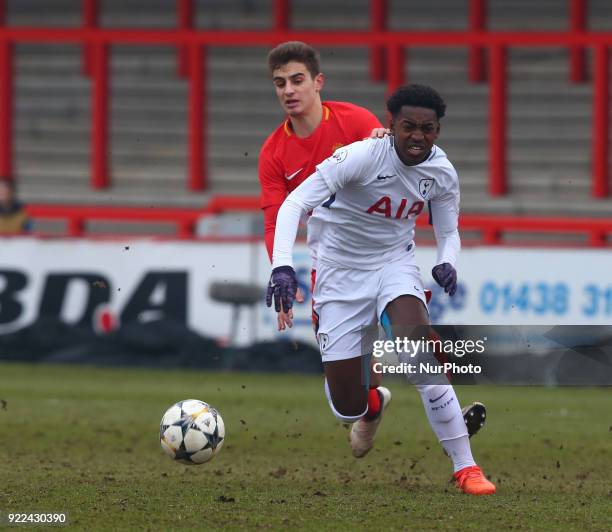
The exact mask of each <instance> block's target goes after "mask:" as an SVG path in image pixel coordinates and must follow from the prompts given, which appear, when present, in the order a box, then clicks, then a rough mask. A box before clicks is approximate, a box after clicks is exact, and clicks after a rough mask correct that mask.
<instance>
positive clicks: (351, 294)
mask: <svg viewBox="0 0 612 532" xmlns="http://www.w3.org/2000/svg"><path fill="white" fill-rule="evenodd" d="M387 108H388V110H389V112H390V114H391V128H390V129H391V135H390V136H389V137H385V138H382V139H368V140H364V141H361V142H356V143H353V144H351V145H349V146H346V147H344V148H340V149H338V150H337V151H336V152H335V153H334V154H333V156H332V157H330V158H328V159H326V160H325V161H323V162H322V163H321V164H319V165H318V166H317V169H316V172H315V173H314V174H313V175H312V176H310V177H309V178H308V179H307V180H305V181H304V183H302V184H301V185H300V186H299V187H298V188H297V189H295V190H294V191H293V192H292V193H291V194H290V195H289V196H288V197H287V199H286V200H285V202H284V203H283V205H282V207H281V209H280V211H279V213H278V218H277V224H276V233H275V238H274V252H273V263H272V267H273V270H272V276H271V279H270V284H269V287H268V293H267V298H266V302H267V304H268V306H270V305H271V303H272V299H273V298H274V303H275V308H276V310H277V311H278V310H280V308H281V303H282V307H283V308H284V309H285V310H287V309H291V307H292V304H293V300H294V299H295V292H296V288H297V281H296V278H295V271H294V269H293V261H292V250H293V245H294V242H295V238H296V234H297V228H298V224H299V220H300V216H301V215H302V214H303V213H304V212H308V211H311V210H313V217H317V218H319V219H320V220H321V221H322V222H323V223H321V224H320V225H321V227H322V230H321V234H320V238H319V247H318V268H317V279H316V284H315V290H314V295H313V298H314V301H315V305H314V310H315V312H316V313H317V314H318V316H319V325H318V331H317V339H318V341H319V347H320V351H321V356H322V360H323V366H324V371H325V377H326V379H325V392H326V395H327V398H328V401H329V405H330V407H331V410H332V412H333V413H334V415H335V416H336V417H337V418H338V419H340V420H341V421H343V422H345V423H353V427H352V430H351V438H358V437H359V435H360V432H361V430H362V429H363V427H360V424H362V423H364V421H363V417H364V415H365V414H366V413H367V387H364V385H363V382H362V357H364V356H366V355H368V353H369V352H370V351H369V350H370V349H371V345H368V342H367V341H364V337H363V331H364V328H366V327H372V326H375V325H376V323H377V322H378V320H379V319H380V321H381V322H385V321H388V322H389V323H390V325H391V326H393V327H400V326H419V325H421V326H426V325H428V324H429V315H428V312H427V307H426V300H425V296H424V287H423V281H422V279H421V276H420V272H419V268H418V267H417V266H416V264H415V262H414V253H415V244H414V240H413V238H414V231H415V220H416V217H417V216H418V215H419V214H420V213H421V212H422V211H423V209H424V207H425V203H428V204H429V212H430V216H431V218H432V222H433V227H434V233H435V236H436V242H437V265H436V266H435V267H434V268H433V270H432V275H433V277H434V279H435V281H436V282H437V283H438V284H439V285H440V286H442V287H443V288H444V290H445V292H446V293H448V294H449V295H450V296H452V295H454V293H455V290H456V287H457V273H456V270H455V268H454V264H455V262H456V259H457V255H458V253H459V250H460V247H461V245H460V239H459V233H458V230H457V226H458V216H459V183H458V178H457V173H456V171H455V169H454V168H453V166H452V164H451V163H450V161H449V160H448V159H447V158H446V154H445V153H444V152H443V151H442V149H441V148H440V147H438V146H436V145H435V144H434V142H435V140H436V139H437V137H438V134H439V132H440V119H441V118H442V117H443V116H444V113H445V109H446V105H445V103H444V101H443V100H442V98H441V97H440V95H439V94H438V93H437V91H435V90H434V89H432V88H431V87H428V86H424V85H416V84H412V85H408V86H406V87H401V88H400V89H398V90H397V91H396V92H395V93H394V94H393V95H391V97H390V98H389V100H388V102H387ZM409 380H410V377H409ZM413 383H414V384H415V386H416V388H417V389H418V391H419V393H420V394H421V398H422V401H423V405H424V407H425V411H426V414H427V418H428V420H429V422H430V425H431V427H432V429H433V430H434V432H435V433H436V436H437V437H438V439H439V441H440V443H441V444H442V446H443V447H444V450H445V451H446V453H447V454H448V456H449V457H450V458H451V460H452V461H453V469H454V476H455V479H456V482H457V485H458V487H459V488H460V489H462V490H463V491H464V492H466V493H470V494H474V495H486V494H492V493H495V486H494V485H493V484H492V483H491V482H490V481H488V480H487V479H486V477H485V476H484V474H483V473H482V470H481V469H480V468H479V467H478V466H477V465H476V463H475V462H474V459H473V457H472V453H471V448H470V442H469V438H468V433H467V429H466V425H465V422H464V420H463V416H462V413H461V408H460V406H459V401H458V399H457V397H456V395H455V392H454V390H453V388H452V386H451V385H450V384H449V382H448V380H447V379H446V377H444V376H441V377H440V376H439V377H438V378H437V379H435V378H434V379H432V380H426V381H413Z"/></svg>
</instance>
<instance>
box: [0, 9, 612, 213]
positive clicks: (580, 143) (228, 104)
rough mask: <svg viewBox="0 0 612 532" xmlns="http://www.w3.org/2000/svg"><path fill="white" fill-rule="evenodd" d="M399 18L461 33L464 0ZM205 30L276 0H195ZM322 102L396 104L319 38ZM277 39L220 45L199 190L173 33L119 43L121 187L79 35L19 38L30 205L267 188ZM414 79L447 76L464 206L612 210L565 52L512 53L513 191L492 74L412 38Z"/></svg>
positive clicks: (245, 20) (493, 20) (114, 123)
mask: <svg viewBox="0 0 612 532" xmlns="http://www.w3.org/2000/svg"><path fill="white" fill-rule="evenodd" d="M388 3H389V15H388V26H389V29H392V30H400V29H404V30H422V29H428V30H450V31H456V30H464V29H465V28H466V27H467V23H468V22H467V16H468V10H467V2H456V1H453V0H436V1H430V2H426V3H422V2H413V1H406V2H399V1H397V0H396V1H390V2H388ZM80 4H81V3H80V2H77V1H76V0H73V1H69V0H62V1H54V2H53V3H50V2H44V1H40V0H38V1H35V0H20V1H19V2H11V1H8V2H7V14H6V25H7V26H38V27H60V26H63V27H70V26H73V27H78V26H80V24H81V12H80V7H81V6H80ZM99 4H100V20H99V22H100V26H102V27H107V28H115V27H140V28H172V27H176V4H175V3H174V2H169V1H162V0H152V1H148V2H138V1H135V0H131V1H121V0H104V1H101V2H99ZM195 4H196V13H197V16H196V27H197V28H202V29H205V28H207V29H238V28H240V29H266V28H270V27H271V20H272V16H271V12H272V2H271V0H226V1H212V0H208V1H198V2H195ZM290 4H291V9H292V17H291V19H292V27H293V29H296V30H300V29H303V30H307V29H353V30H355V29H367V28H368V27H369V19H368V1H367V0H358V1H354V0H351V1H349V0H335V1H333V2H324V1H322V0H315V1H306V0H299V1H298V0H294V1H292V2H290ZM588 4H589V9H588V18H587V28H589V29H592V30H598V31H602V30H606V31H607V30H612V4H610V2H608V1H606V0H591V1H590V2H588ZM488 15H489V17H488V27H489V29H491V30H511V29H512V30H530V31H536V30H544V31H546V30H564V29H566V28H567V27H568V6H567V2H558V1H557V0H541V1H539V2H537V3H535V4H534V3H533V2H529V1H524V0H513V1H511V2H508V1H502V0H491V1H489V2H488ZM320 49H321V51H322V59H323V67H324V71H325V72H326V73H327V85H326V87H325V92H324V96H325V98H326V99H329V100H334V99H341V100H349V101H352V102H355V103H357V104H360V105H364V106H367V107H368V108H370V109H372V110H373V111H374V112H375V113H376V114H377V115H378V116H379V117H380V118H381V119H384V118H385V115H384V96H385V85H384V83H376V82H372V81H371V80H370V79H369V76H368V50H367V48H365V47H363V48H354V47H342V48H340V47H335V48H331V47H320ZM266 51H267V48H266V47H257V46H244V47H211V48H210V50H209V68H208V73H207V76H206V78H207V81H208V96H209V100H208V109H207V117H208V164H209V176H210V188H209V189H208V190H206V191H204V192H197V193H196V192H193V191H189V190H188V189H187V187H186V174H187V158H186V153H187V128H186V120H187V93H188V87H187V84H186V82H185V80H183V79H181V78H180V77H179V76H177V73H176V71H177V69H176V52H175V50H174V49H173V48H172V47H163V46H124V45H117V46H113V49H112V58H111V79H112V88H111V90H112V99H111V103H110V109H111V154H112V155H111V157H110V166H111V169H112V170H111V174H112V183H113V186H112V188H110V189H107V190H101V191H94V190H92V189H91V187H90V181H89V172H90V166H89V165H90V163H89V152H90V146H89V131H90V89H89V87H90V80H89V79H88V78H87V77H84V76H82V74H81V52H80V47H79V46H76V45H65V44H53V45H47V44H19V45H18V46H17V53H16V58H15V65H16V85H15V98H16V116H15V126H16V129H15V132H16V135H15V149H16V151H15V174H16V177H17V179H18V181H19V185H20V193H21V196H22V197H23V198H24V199H25V200H26V201H27V202H28V203H41V202H43V203H49V202H51V203H54V202H61V203H77V204H117V203H122V204H125V205H141V206H152V205H154V206H165V207H177V206H183V207H192V208H197V207H201V206H202V205H203V204H204V203H205V202H206V201H208V199H209V198H210V197H212V196H213V195H216V194H228V193H231V194H243V195H244V194H247V195H248V194H253V195H254V194H256V193H257V191H258V182H257V154H258V151H259V148H260V146H261V143H262V142H263V140H264V138H265V136H266V134H267V133H268V132H269V131H271V130H272V129H273V127H275V125H276V124H277V123H278V122H279V120H280V119H281V116H280V115H279V111H278V106H277V105H276V102H275V100H274V94H273V91H272V90H271V86H270V81H269V79H268V76H267V72H266V69H265V56H266ZM406 57H407V59H406V71H407V79H408V80H410V81H418V82H424V83H429V84H432V85H434V86H436V87H437V88H438V89H439V90H440V92H441V93H442V94H443V95H444V96H445V97H446V99H447V101H448V105H449V111H448V117H447V118H446V119H445V120H444V122H443V132H442V136H441V139H440V144H441V145H442V146H443V147H444V149H445V150H446V151H447V153H448V154H449V156H450V158H451V160H452V161H453V162H454V163H455V164H456V166H457V168H458V171H459V174H460V176H461V180H462V205H463V210H464V212H467V213H496V214H499V213H508V214H549V215H558V216H567V215H582V216H585V215H588V216H595V217H597V216H608V215H609V213H610V212H612V211H611V208H612V201H611V200H610V199H604V200H593V199H591V197H590V192H591V179H590V176H591V167H590V163H591V140H590V139H591V114H592V99H591V91H592V84H591V83H590V82H587V83H579V84H576V83H571V82H570V81H569V78H568V61H567V57H568V52H567V50H565V49H561V48H554V49H548V48H546V49H544V48H539V49H528V48H521V49H519V48H515V49H512V50H511V51H510V54H509V58H510V62H509V75H510V83H509V87H508V96H509V127H508V139H509V151H508V169H509V192H510V193H509V194H508V195H507V196H505V197H501V198H494V199H493V198H491V197H490V196H489V194H488V191H487V171H488V169H487V156H488V154H487V131H488V130H487V124H488V107H487V105H488V104H487V95H488V90H489V89H488V85H487V84H486V83H481V84H478V83H471V82H470V81H469V80H468V78H467V67H466V65H467V50H466V49H465V48H461V47H454V48H427V47H419V48H416V47H415V48H410V49H409V51H408V53H407V54H406Z"/></svg>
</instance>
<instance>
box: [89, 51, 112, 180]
mask: <svg viewBox="0 0 612 532" xmlns="http://www.w3.org/2000/svg"><path fill="white" fill-rule="evenodd" d="M91 46H92V53H93V56H92V74H93V79H92V82H91V109H92V113H91V119H92V123H91V132H92V134H91V153H92V157H91V186H92V187H93V188H94V189H103V188H107V187H108V186H109V185H110V176H109V172H108V168H109V165H108V153H109V142H108V140H109V139H108V132H109V127H108V123H109V119H110V117H109V113H108V87H109V83H108V45H107V44H106V43H104V42H97V43H95V44H92V45H91Z"/></svg>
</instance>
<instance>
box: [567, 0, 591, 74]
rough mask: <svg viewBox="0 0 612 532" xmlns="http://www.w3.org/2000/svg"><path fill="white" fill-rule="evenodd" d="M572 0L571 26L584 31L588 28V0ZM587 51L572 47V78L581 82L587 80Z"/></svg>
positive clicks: (575, 30) (574, 30) (575, 29)
mask: <svg viewBox="0 0 612 532" xmlns="http://www.w3.org/2000/svg"><path fill="white" fill-rule="evenodd" d="M569 2H570V16H569V19H570V28H571V31H573V32H584V31H585V30H586V19H587V0H569ZM586 78H587V74H586V53H585V50H584V48H583V47H581V46H572V47H571V48H570V80H571V81H573V82H575V83H579V82H582V81H585V80H586Z"/></svg>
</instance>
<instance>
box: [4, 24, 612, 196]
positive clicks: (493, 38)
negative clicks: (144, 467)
mask: <svg viewBox="0 0 612 532" xmlns="http://www.w3.org/2000/svg"><path fill="white" fill-rule="evenodd" d="M286 40H302V41H306V42H310V43H312V44H313V45H314V46H319V45H327V46H368V47H369V48H372V47H376V46H384V47H386V48H387V50H389V58H388V61H389V63H390V64H394V65H402V64H403V60H402V58H401V56H402V53H403V52H402V50H405V48H406V46H407V45H410V46H436V47H456V46H465V47H474V46H480V47H487V48H489V49H492V52H491V54H490V55H491V59H490V68H491V69H495V72H493V71H492V72H491V78H492V79H491V91H490V93H491V95H490V99H491V104H490V108H491V116H490V121H491V126H490V132H491V138H490V141H489V142H490V144H489V166H490V169H491V170H492V173H491V175H490V180H491V185H490V186H491V190H492V192H493V193H494V194H503V193H504V191H505V190H506V184H505V181H506V175H505V154H506V146H505V142H502V139H505V130H506V116H505V92H504V91H505V84H506V74H505V49H506V48H507V47H518V46H523V47H558V46H563V47H568V48H569V47H576V46H579V47H592V48H594V49H596V50H598V52H597V54H596V55H598V57H599V59H598V60H596V61H595V69H596V71H595V73H594V77H595V79H596V80H598V81H596V83H595V85H596V88H595V91H594V94H595V97H594V106H595V107H597V109H598V110H600V111H601V110H605V112H598V113H597V114H596V117H595V118H596V120H595V122H594V124H595V125H594V127H596V129H597V131H599V132H600V135H599V136H594V138H593V139H592V142H593V151H594V153H596V161H595V163H596V164H595V165H594V173H593V191H594V192H593V194H594V195H595V196H596V197H601V196H603V195H606V194H607V188H608V187H607V179H608V177H607V176H608V167H607V160H608V159H609V153H608V147H607V146H603V145H599V144H601V143H600V139H602V138H606V137H607V136H608V133H607V131H605V132H604V129H605V127H606V124H608V116H609V109H605V108H606V106H607V103H606V96H605V94H607V92H606V91H607V86H608V84H609V83H608V81H607V77H606V76H607V67H606V66H605V61H604V60H603V59H602V58H603V54H605V53H607V48H608V47H609V46H610V45H611V44H612V32H588V33H587V32H427V31H425V32H395V31H386V32H363V31H298V32H288V31H191V30H190V31H185V30H159V29H158V30H136V29H101V28H100V29H98V28H96V29H87V28H86V29H83V28H80V29H79V28H77V29H67V28H46V29H41V28H13V27H10V28H9V27H0V77H1V80H2V83H1V84H0V105H2V111H4V112H3V113H2V116H0V169H3V170H5V171H7V170H8V175H10V171H11V166H12V146H11V136H12V121H11V116H10V115H11V113H10V112H8V113H7V112H6V111H7V110H8V111H10V110H11V109H12V93H11V87H12V84H13V75H12V68H11V62H12V51H11V44H12V43H16V42H46V43H76V44H83V43H89V44H91V45H97V48H96V49H97V50H103V51H104V53H102V52H101V53H100V58H101V59H100V61H98V62H97V67H96V68H97V70H96V75H95V80H94V82H93V86H94V88H93V97H92V100H93V113H92V115H93V117H94V118H93V119H94V126H93V128H92V165H93V168H92V181H93V184H94V186H95V187H97V188H99V187H104V186H107V185H108V182H109V176H108V164H107V160H106V158H107V156H108V149H107V148H108V139H107V136H108V135H107V133H108V126H107V123H106V120H107V119H104V118H103V115H104V113H105V112H106V114H108V113H107V111H108V101H107V100H108V79H107V62H108V58H107V57H106V55H105V53H106V51H107V48H106V47H107V46H110V45H111V44H119V43H121V44H144V45H159V44H167V45H173V46H184V45H189V46H195V45H199V46H247V45H248V46H270V45H271V44H274V43H278V42H282V41H286ZM198 53H200V52H196V55H197V54H198ZM194 57H195V56H194ZM203 61H204V58H202V62H203ZM191 64H197V65H200V61H199V60H196V59H194V58H192V62H191ZM190 74H191V78H190V81H191V84H192V88H191V91H190V114H193V117H192V118H190V126H189V127H190V139H191V141H190V143H189V145H190V155H189V160H190V176H189V181H188V183H189V187H191V188H193V189H196V190H199V189H202V188H204V187H206V185H207V180H206V175H205V169H206V168H207V163H206V152H205V143H204V141H205V135H204V132H203V130H204V127H205V122H204V109H205V108H206V102H207V99H206V95H205V94H204V91H203V90H202V91H200V92H199V93H197V94H196V93H195V87H196V86H197V85H199V86H200V87H202V89H203V88H204V86H205V83H204V79H203V78H204V67H203V65H202V67H201V69H200V68H199V67H198V68H197V69H196V72H195V73H190ZM390 74H391V75H390V79H389V88H391V87H396V86H397V85H398V84H399V83H401V82H402V81H403V79H404V74H403V69H402V68H397V67H396V68H395V69H394V70H393V72H390ZM199 79H202V81H201V82H200V81H198V80H199ZM500 95H503V97H502V96H500ZM105 100H106V101H105ZM199 124H201V127H202V132H200V133H198V132H197V131H196V127H199ZM198 135H201V140H202V142H200V139H198V138H197V136H198ZM493 170H494V171H493ZM604 185H605V186H604Z"/></svg>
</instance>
